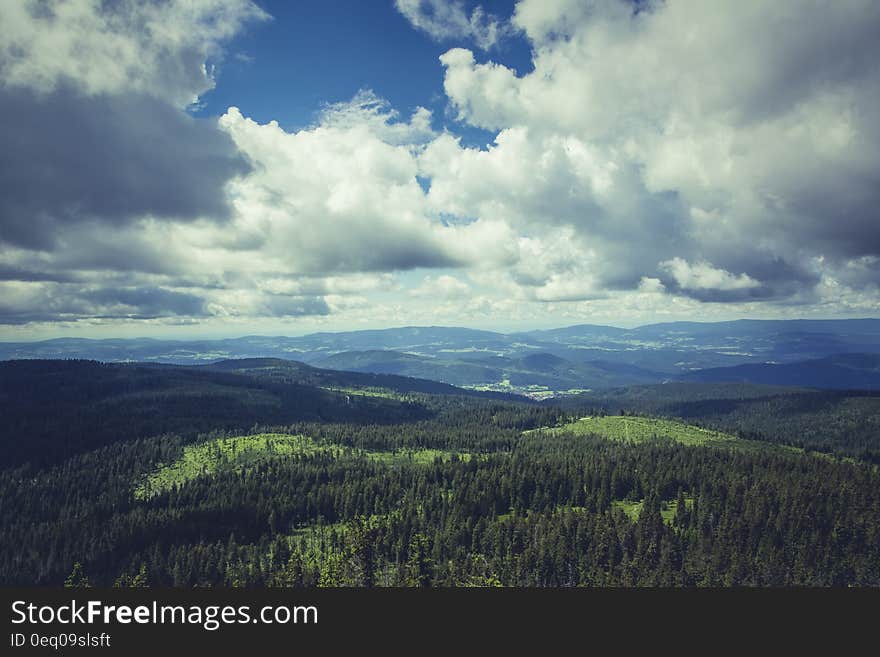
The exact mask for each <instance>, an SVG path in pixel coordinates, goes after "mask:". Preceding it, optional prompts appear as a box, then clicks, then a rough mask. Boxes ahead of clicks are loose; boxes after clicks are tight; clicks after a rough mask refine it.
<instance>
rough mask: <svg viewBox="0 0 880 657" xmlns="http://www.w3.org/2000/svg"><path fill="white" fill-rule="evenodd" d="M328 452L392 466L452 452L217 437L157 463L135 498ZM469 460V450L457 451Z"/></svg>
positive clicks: (276, 436) (283, 437) (276, 437)
mask: <svg viewBox="0 0 880 657" xmlns="http://www.w3.org/2000/svg"><path fill="white" fill-rule="evenodd" d="M315 454H329V455H331V456H332V457H334V458H341V457H343V456H344V455H346V454H350V455H351V456H353V457H365V458H367V459H369V460H371V461H377V462H380V463H384V464H386V465H389V466H399V465H430V464H431V463H433V462H434V460H435V459H438V458H439V459H442V460H444V461H448V460H450V459H451V458H452V457H453V452H447V451H444V450H439V449H418V450H413V449H408V450H399V451H394V452H390V451H388V452H383V451H369V450H359V449H351V448H347V447H342V446H340V445H332V444H322V443H318V442H316V441H314V440H312V439H311V438H309V437H308V436H299V435H297V436H294V435H288V434H280V433H261V434H256V435H252V436H236V437H233V438H218V439H216V440H211V441H208V442H204V443H199V444H197V445H187V446H186V447H184V449H183V455H182V456H181V457H180V458H179V459H178V460H177V461H175V462H174V463H170V464H162V463H160V464H158V466H157V467H156V469H155V470H154V471H153V472H152V473H150V474H149V475H147V476H146V477H145V478H144V479H143V480H141V481H140V482H139V483H138V485H137V486H136V487H135V490H134V496H135V499H139V500H146V499H149V498H151V497H153V496H154V495H158V494H159V493H162V492H164V491H168V490H171V489H172V488H174V487H176V486H182V485H183V484H185V483H186V482H188V481H191V480H193V479H197V478H199V477H207V476H211V475H214V474H217V473H220V472H225V471H229V470H241V469H244V468H247V467H250V466H253V465H256V464H258V463H261V462H264V461H268V460H270V459H276V458H281V457H285V456H298V455H299V456H312V455H315ZM455 456H457V457H458V458H459V459H461V460H464V461H467V460H470V458H471V455H470V454H466V453H465V454H455Z"/></svg>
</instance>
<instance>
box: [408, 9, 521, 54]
mask: <svg viewBox="0 0 880 657" xmlns="http://www.w3.org/2000/svg"><path fill="white" fill-rule="evenodd" d="M394 4H395V6H396V7H397V11H399V12H400V13H401V14H403V16H404V17H405V18H406V19H407V20H408V21H409V22H410V23H412V25H413V27H415V28H417V29H419V30H421V31H422V32H424V33H425V34H427V35H428V36H430V37H431V38H432V39H434V40H436V41H448V40H452V39H468V40H472V41H473V42H474V43H476V44H477V46H478V47H479V48H481V49H483V50H488V49H489V48H491V47H492V46H494V45H495V44H496V43H497V42H498V41H499V40H500V39H501V38H503V37H504V36H505V35H506V34H507V33H508V32H509V31H510V29H511V28H510V26H509V25H508V24H507V23H504V22H503V21H500V20H499V19H498V18H497V17H495V16H492V15H491V14H487V13H486V12H485V10H484V9H483V8H482V7H481V6H479V5H478V6H476V7H474V9H473V10H472V11H471V12H470V13H468V11H467V9H466V8H465V5H464V2H462V1H461V0H395V2H394Z"/></svg>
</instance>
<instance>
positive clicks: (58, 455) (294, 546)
mask: <svg viewBox="0 0 880 657" xmlns="http://www.w3.org/2000/svg"><path fill="white" fill-rule="evenodd" d="M235 363H236V361H230V362H228V363H226V364H223V365H221V366H217V367H204V368H199V367H173V366H157V365H152V366H145V365H128V364H125V365H123V364H115V365H109V364H101V363H97V362H93V361H11V362H6V363H0V409H2V412H3V416H4V422H3V429H2V430H0V431H2V433H0V437H2V447H3V451H2V460H0V467H2V470H0V529H2V536H3V539H2V541H0V583H2V584H3V585H5V586H11V585H24V586H33V585H63V584H66V585H68V586H89V585H90V586H122V587H130V586H175V587H212V586H235V587H270V586H271V587H275V586H280V587H291V586H293V587H300V586H305V587H313V586H331V587H332V586H358V587H374V586H414V587H415V586H419V587H422V586H433V587H452V586H456V587H457V586H517V587H573V586H676V587H677V586H712V587H717V586H790V585H799V586H878V585H880V472H878V465H877V462H878V459H877V455H878V454H880V439H878V435H877V431H878V427H877V424H878V404H880V396H878V395H873V394H869V393H861V392H851V393H849V392H845V391H835V392H819V391H809V390H802V389H787V388H778V387H775V388H770V387H761V386H744V385H739V384H736V385H717V386H707V385H702V384H693V385H689V384H675V385H674V386H672V387H667V386H646V387H642V388H630V389H623V390H618V391H611V392H604V393H601V394H592V395H591V394H586V395H578V396H573V397H569V398H565V399H564V400H550V401H548V402H543V403H537V402H534V401H531V400H526V399H518V398H514V397H512V396H506V395H491V394H485V393H483V394H481V393H473V392H468V391H465V390H460V389H456V388H452V387H451V386H442V384H436V387H431V384H430V383H429V382H421V383H417V382H415V380H408V379H405V378H403V377H393V376H387V377H385V376H382V375H371V376H370V377H369V379H365V378H362V377H363V375H347V374H345V373H338V372H332V373H328V372H327V371H324V372H325V373H324V374H321V375H320V376H318V375H317V374H316V373H315V371H312V370H310V369H304V366H299V365H296V364H290V365H285V363H284V361H272V362H266V363H262V364H261V363H253V362H249V363H247V364H245V365H241V366H235ZM359 377H361V378H359Z"/></svg>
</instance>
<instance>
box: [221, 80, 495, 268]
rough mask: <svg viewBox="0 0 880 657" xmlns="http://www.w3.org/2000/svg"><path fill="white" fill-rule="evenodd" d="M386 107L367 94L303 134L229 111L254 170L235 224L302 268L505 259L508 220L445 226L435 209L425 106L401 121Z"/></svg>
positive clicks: (238, 199)
mask: <svg viewBox="0 0 880 657" xmlns="http://www.w3.org/2000/svg"><path fill="white" fill-rule="evenodd" d="M365 99H367V102H365ZM383 107H384V105H383V104H381V103H377V102H375V100H374V96H372V95H371V94H370V93H368V92H362V93H361V94H358V95H357V96H356V97H355V99H354V100H353V101H352V103H350V104H348V105H346V106H343V105H335V106H333V107H332V108H330V110H329V111H328V112H325V113H324V115H323V116H322V119H321V121H319V123H318V124H317V125H315V126H313V127H309V128H305V129H303V130H300V131H297V132H286V131H285V130H283V129H282V128H281V127H280V126H279V125H278V124H277V123H276V122H270V123H268V124H263V125H261V124H258V123H257V122H255V121H253V120H251V119H248V118H246V117H244V116H243V115H242V114H241V112H240V111H239V110H238V109H237V108H234V107H233V108H230V109H229V111H228V112H227V113H226V114H225V115H224V116H223V117H221V119H220V126H221V128H222V129H223V130H224V131H226V132H227V133H228V134H229V135H230V136H231V137H232V140H233V141H234V142H235V144H236V146H237V147H238V149H239V150H240V152H242V153H243V154H244V155H245V156H246V157H247V158H248V161H249V162H250V164H251V166H252V167H253V169H254V170H253V172H252V173H250V174H249V175H247V176H245V177H244V178H243V179H242V180H241V181H239V182H237V183H234V184H233V185H231V189H232V194H233V205H234V207H235V209H236V213H237V219H236V229H238V230H239V231H240V232H242V233H245V234H254V235H259V236H260V238H259V246H260V248H261V250H262V252H263V254H264V256H267V255H268V256H271V257H274V258H276V259H278V260H279V262H283V263H284V265H285V267H286V268H287V269H288V270H290V271H295V272H300V273H303V274H319V273H332V272H346V271H348V272H354V271H377V272H378V271H394V270H406V269H413V268H416V267H441V266H462V265H465V264H468V263H476V262H483V261H495V260H498V259H503V258H504V257H505V251H504V249H505V244H504V241H505V240H504V238H505V237H508V233H507V232H505V229H504V226H503V225H499V224H496V223H495V222H493V221H492V220H491V219H486V220H482V221H476V222H472V223H467V224H457V225H445V224H443V223H442V222H440V221H439V220H437V218H436V215H435V214H433V213H431V212H430V208H429V206H428V204H427V201H426V198H425V194H424V192H423V190H422V188H421V186H420V184H419V182H418V179H417V175H418V162H417V153H418V148H417V146H418V144H417V143H415V144H414V143H413V141H415V142H419V141H422V140H423V138H424V135H425V130H426V128H425V126H426V119H425V116H424V110H422V109H417V110H416V112H415V113H414V114H413V116H412V118H411V119H410V121H408V122H401V121H397V120H396V115H395V114H394V113H390V112H384V113H383ZM499 237H500V238H501V239H499Z"/></svg>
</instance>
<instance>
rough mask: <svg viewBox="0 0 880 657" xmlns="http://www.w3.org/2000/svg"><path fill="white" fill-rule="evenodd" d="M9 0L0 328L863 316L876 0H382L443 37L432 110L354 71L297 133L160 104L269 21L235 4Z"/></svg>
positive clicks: (3, 31) (876, 171)
mask: <svg viewBox="0 0 880 657" xmlns="http://www.w3.org/2000/svg"><path fill="white" fill-rule="evenodd" d="M13 5H14V8H13V9H11V10H10V13H9V17H8V18H9V20H5V19H6V18H7V16H4V22H3V27H2V28H0V299H2V302H0V322H3V323H6V324H9V325H13V324H15V325H28V324H34V325H35V324H36V323H41V322H53V321H63V322H75V321H83V322H113V321H123V320H124V321H143V322H150V321H153V322H162V321H167V322H172V323H179V322H186V321H195V322H202V323H210V322H215V323H216V322H259V321H262V320H269V319H274V318H281V319H283V318H297V321H298V322H300V325H305V324H303V322H305V323H308V322H311V324H309V325H310V326H311V325H314V326H321V325H324V324H322V323H324V322H331V323H332V322H336V323H337V324H338V325H340V326H341V325H357V324H358V323H362V322H363V323H373V324H377V323H386V324H392V323H428V322H430V323H473V322H481V323H491V322H493V321H496V322H499V323H505V322H506V323H512V322H524V323H529V322H531V323H536V322H541V323H544V324H546V323H556V324H564V323H574V322H578V321H592V320H594V319H597V318H602V319H603V320H604V321H614V320H615V319H617V320H618V321H622V322H637V321H651V320H654V319H661V318H662V319H666V318H671V317H679V318H682V317H688V316H693V315H694V314H695V313H699V314H700V315H701V316H707V317H711V316H712V315H713V314H715V315H718V316H731V315H750V316H760V315H780V316H785V315H792V314H794V315H821V316H829V315H846V314H861V315H864V314H876V313H877V310H878V308H880V292H878V285H880V221H878V219H880V217H878V212H880V210H878V208H880V162H878V158H880V155H878V153H880V124H878V120H877V108H878V107H880V64H878V62H880V42H878V40H877V39H876V34H878V33H880V6H878V5H877V3H875V2H870V1H869V0H864V1H859V0H853V1H852V2H847V3H830V2H828V3H826V2H819V1H818V0H817V1H815V2H814V1H810V2H803V3H778V2H770V1H759V0H750V1H747V2H740V3H728V4H725V5H724V6H723V7H719V6H717V5H712V6H709V5H707V4H706V3H703V2H697V1H696V0H669V1H668V2H662V3H661V2H640V3H637V4H634V3H629V2H624V1H622V0H595V1H589V2H587V1H580V0H552V1H550V0H521V1H520V2H518V3H517V5H516V10H515V12H514V14H513V17H512V18H511V19H510V21H509V22H504V21H502V20H500V19H498V18H496V17H493V16H490V15H489V14H488V13H487V12H485V11H484V10H482V9H481V8H479V7H476V6H471V7H470V8H468V7H466V6H465V5H464V4H463V3H461V2H435V1H434V0H430V1H428V0H421V1H409V0H397V2H396V7H397V9H398V11H399V12H400V13H401V14H403V16H404V17H406V18H407V19H408V20H409V21H410V22H411V23H412V25H413V26H414V28H415V29H418V30H420V31H422V32H424V33H425V34H426V35H427V36H428V37H430V38H433V39H435V40H437V41H441V42H444V43H448V44H449V46H450V49H449V50H448V51H447V52H445V53H444V54H443V55H442V56H441V57H440V60H439V62H438V69H437V72H438V80H442V85H443V92H444V93H445V97H446V101H447V103H448V107H449V115H450V117H452V119H451V120H450V121H449V122H448V123H447V124H446V125H445V126H444V125H443V124H442V117H436V116H433V115H432V114H431V112H430V111H428V110H427V109H425V108H416V109H415V110H414V111H411V112H406V113H401V112H399V111H398V110H396V109H395V108H393V107H391V106H390V105H389V104H388V103H387V102H386V101H385V100H383V99H382V98H380V97H378V96H377V95H376V94H374V93H373V92H371V91H369V89H368V87H367V86H366V85H365V89H364V90H363V91H361V92H360V93H358V94H357V95H356V96H355V97H354V98H352V99H350V100H348V101H345V102H338V101H337V102H333V103H331V104H328V105H326V106H325V107H324V108H323V111H322V112H320V114H318V116H317V118H316V120H315V122H314V124H313V125H309V126H306V127H304V128H301V129H299V130H286V129H284V128H282V127H281V126H280V125H279V124H278V123H277V122H274V121H272V122H269V123H259V122H257V121H255V120H253V119H252V118H250V117H248V116H245V115H244V114H243V113H242V112H241V111H240V110H239V109H237V108H235V107H231V108H229V109H228V111H226V112H225V113H224V114H223V116H221V117H220V118H219V120H216V119H195V118H193V117H192V116H191V115H190V114H188V113H187V112H186V107H187V106H188V105H189V104H190V103H192V102H195V101H197V99H198V98H199V96H200V95H201V94H203V93H205V91H207V90H208V89H210V88H211V87H212V85H213V84H214V83H215V82H214V79H213V76H212V73H211V70H212V68H211V64H212V62H215V61H218V60H219V59H221V58H222V56H223V45H224V43H225V42H226V41H228V40H229V39H231V38H234V36H235V35H236V34H238V33H240V32H241V30H243V29H245V26H246V25H248V24H254V23H258V22H259V21H261V20H265V19H266V18H267V16H266V15H265V14H264V13H263V12H262V11H261V10H260V9H259V8H257V7H256V6H255V5H253V4H252V3H250V2H247V1H244V0H241V1H234V2H221V1H220V0H202V1H200V2H185V3H184V2H159V1H156V2H147V3H139V2H138V3H135V2H119V3H112V4H111V5H106V3H100V2H97V1H86V0H70V1H68V2H55V3H48V4H42V3H41V4H39V5H37V4H34V3H20V4H19V3H13ZM108 6H109V7H112V9H108V8H107V7H108ZM5 11H7V10H4V12H5ZM160 28H161V29H160ZM502 37H503V38H510V39H513V38H518V39H525V40H527V41H528V43H529V46H530V47H531V49H532V53H533V67H534V68H533V70H532V71H531V72H530V73H527V74H522V75H520V74H517V73H516V72H515V71H513V70H512V69H510V68H508V67H506V66H504V65H503V64H502V63H499V62H496V61H493V60H492V54H491V53H492V46H493V45H494V44H495V43H497V41H498V40H499V39H500V38H502ZM468 44H472V45H475V46H476V47H478V48H480V49H482V50H483V51H484V52H483V53H482V54H479V57H478V56H477V55H475V54H474V53H473V52H472V51H470V50H468V49H466V48H465V47H461V46H467V45H468ZM483 57H488V59H483ZM328 100H334V101H335V100H336V99H328ZM464 128H481V129H484V130H489V131H491V132H492V133H493V134H494V135H495V137H494V141H493V142H492V143H491V144H490V145H488V147H486V148H482V149H480V148H474V147H468V146H466V145H464V144H463V142H462V140H461V139H460V138H459V136H458V134H459V133H460V131H461V130H462V129H464ZM261 318H262V319H261Z"/></svg>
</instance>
